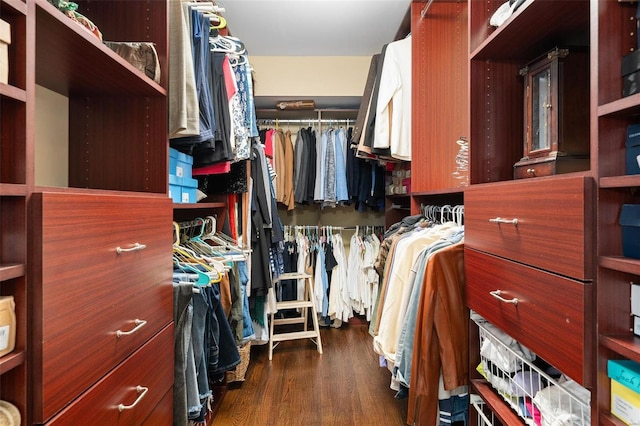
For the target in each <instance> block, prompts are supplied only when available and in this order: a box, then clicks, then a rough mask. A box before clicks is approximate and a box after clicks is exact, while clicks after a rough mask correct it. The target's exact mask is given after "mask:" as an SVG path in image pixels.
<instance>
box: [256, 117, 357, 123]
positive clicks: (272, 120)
mask: <svg viewBox="0 0 640 426" xmlns="http://www.w3.org/2000/svg"><path fill="white" fill-rule="evenodd" d="M355 121H356V120H355V119H353V118H336V119H332V118H322V119H320V120H318V119H317V118H310V119H308V120H302V119H294V120H289V119H286V118H284V119H282V118H259V119H258V124H260V123H353V122H355Z"/></svg>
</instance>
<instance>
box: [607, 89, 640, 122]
mask: <svg viewBox="0 0 640 426" xmlns="http://www.w3.org/2000/svg"><path fill="white" fill-rule="evenodd" d="M635 114H640V93H636V94H635V95H631V96H627V97H625V98H621V99H617V100H615V101H613V102H609V103H608V104H604V105H600V106H599V107H598V116H599V117H609V116H611V117H616V116H629V115H635Z"/></svg>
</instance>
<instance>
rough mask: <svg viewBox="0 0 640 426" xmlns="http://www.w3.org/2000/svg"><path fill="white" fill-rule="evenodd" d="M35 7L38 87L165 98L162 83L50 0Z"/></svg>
mask: <svg viewBox="0 0 640 426" xmlns="http://www.w3.org/2000/svg"><path fill="white" fill-rule="evenodd" d="M36 6H37V7H36V10H37V13H36V15H37V16H36V20H37V26H38V31H37V32H36V52H37V60H36V83H37V84H39V85H41V86H44V87H46V88H48V89H50V90H53V91H55V92H58V93H60V94H62V95H64V96H72V95H74V94H81V95H83V96H90V95H130V96H144V95H146V96H165V95H166V90H165V89H164V88H162V87H161V86H160V85H159V84H157V83H156V82H154V81H153V80H151V79H150V78H148V77H147V76H146V75H144V74H143V73H142V72H140V71H139V70H138V69H137V68H135V67H134V66H133V65H131V64H130V63H129V62H127V61H126V60H125V59H123V58H122V57H120V56H119V55H118V54H117V53H115V52H114V51H112V50H111V49H109V48H108V47H107V46H105V45H104V44H103V43H102V42H101V41H100V40H99V39H98V38H97V37H96V36H94V35H93V34H92V33H90V32H89V31H87V30H86V29H85V28H84V27H83V26H82V25H80V24H78V23H77V22H74V21H73V20H71V19H70V18H68V17H67V16H66V15H64V14H63V13H61V12H60V11H59V10H58V9H56V8H55V7H54V6H53V5H51V4H50V3H48V2H47V0H36ZM95 64H101V66H100V67H96V65H95ZM163 71H164V70H163Z"/></svg>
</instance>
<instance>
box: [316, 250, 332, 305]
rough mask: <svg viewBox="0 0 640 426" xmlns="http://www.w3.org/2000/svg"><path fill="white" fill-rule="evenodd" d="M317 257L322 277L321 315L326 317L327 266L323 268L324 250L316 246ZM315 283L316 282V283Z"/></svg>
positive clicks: (327, 298)
mask: <svg viewBox="0 0 640 426" xmlns="http://www.w3.org/2000/svg"><path fill="white" fill-rule="evenodd" d="M317 253H318V258H317V260H316V261H317V262H318V263H320V270H321V273H320V276H321V278H322V283H321V284H322V296H323V297H322V316H323V317H326V316H327V315H328V313H329V296H328V295H327V290H328V289H329V276H328V275H327V268H325V266H324V265H325V261H324V258H325V256H324V250H323V249H322V247H319V246H318V247H317ZM316 284H317V283H316Z"/></svg>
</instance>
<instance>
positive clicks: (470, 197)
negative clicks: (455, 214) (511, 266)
mask: <svg viewBox="0 0 640 426" xmlns="http://www.w3.org/2000/svg"><path fill="white" fill-rule="evenodd" d="M593 199H594V198H593V180H592V179H591V178H585V177H583V176H577V177H575V176H574V177H556V178H554V179H551V178H540V179H536V181H535V182H528V181H527V182H524V181H518V182H500V183H496V184H491V185H474V186H471V187H470V188H469V189H467V190H466V191H465V231H466V233H465V244H466V246H467V247H472V248H475V249H477V250H481V251H485V252H487V253H491V254H495V255H497V256H501V257H505V258H508V259H512V260H515V261H518V262H522V263H525V264H528V265H531V266H535V267H538V268H542V269H545V270H548V271H552V272H556V273H558V274H562V275H566V276H569V277H573V278H577V279H580V280H583V281H584V280H590V279H592V278H593V261H592V258H591V255H590V253H591V251H592V249H591V245H592V241H593V240H592V238H593V229H592V228H593Z"/></svg>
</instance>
